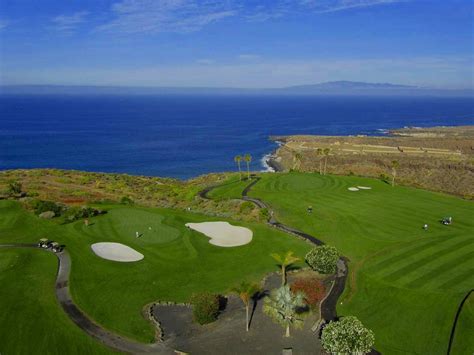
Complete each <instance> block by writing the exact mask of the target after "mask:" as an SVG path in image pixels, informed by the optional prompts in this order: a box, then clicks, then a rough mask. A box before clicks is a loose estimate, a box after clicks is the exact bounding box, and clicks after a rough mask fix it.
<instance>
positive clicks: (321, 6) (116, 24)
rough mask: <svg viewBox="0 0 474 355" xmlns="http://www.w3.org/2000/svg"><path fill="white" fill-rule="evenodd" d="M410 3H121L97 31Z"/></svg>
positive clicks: (175, 28) (186, 26) (176, 27)
mask: <svg viewBox="0 0 474 355" xmlns="http://www.w3.org/2000/svg"><path fill="white" fill-rule="evenodd" d="M399 1H409V0H273V1H269V2H266V3H265V4H264V5H261V4H260V5H254V4H252V3H251V2H247V3H246V2H243V1H239V0H221V1H219V0H120V1H119V2H116V3H115V4H113V5H112V7H111V15H112V19H111V20H110V21H108V22H106V23H104V24H102V25H101V26H99V27H98V30H99V31H104V32H120V33H159V32H178V33H187V32H195V31H199V30H200V29H202V28H203V27H204V26H206V25H208V24H210V23H213V22H217V21H221V20H223V19H226V18H229V17H234V16H237V15H239V16H241V17H242V18H244V19H245V20H247V21H250V22H263V21H269V20H274V19H278V18H281V17H284V16H287V15H291V14H295V13H301V12H306V13H308V12H313V13H324V12H333V11H342V10H348V9H352V8H356V7H369V6H374V5H381V4H388V3H393V2H399Z"/></svg>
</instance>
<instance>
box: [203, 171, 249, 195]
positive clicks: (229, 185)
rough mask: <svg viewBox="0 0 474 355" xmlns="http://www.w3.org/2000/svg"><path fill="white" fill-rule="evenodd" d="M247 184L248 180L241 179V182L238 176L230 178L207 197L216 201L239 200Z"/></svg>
mask: <svg viewBox="0 0 474 355" xmlns="http://www.w3.org/2000/svg"><path fill="white" fill-rule="evenodd" d="M248 184H249V180H247V179H246V177H243V178H242V180H240V179H239V176H238V175H236V176H232V177H230V178H229V179H227V180H226V181H225V182H224V183H222V185H220V186H218V187H216V188H214V189H212V190H211V191H209V193H208V194H207V196H208V197H209V198H213V199H216V200H219V199H225V198H231V199H232V198H241V197H242V190H243V189H244V188H245V187H246V186H247V185H248Z"/></svg>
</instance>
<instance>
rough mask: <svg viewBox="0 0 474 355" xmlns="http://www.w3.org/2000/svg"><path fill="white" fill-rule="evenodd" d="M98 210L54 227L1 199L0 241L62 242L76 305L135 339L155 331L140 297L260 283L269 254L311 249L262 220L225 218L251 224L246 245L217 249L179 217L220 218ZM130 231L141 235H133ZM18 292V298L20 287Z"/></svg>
mask: <svg viewBox="0 0 474 355" xmlns="http://www.w3.org/2000/svg"><path fill="white" fill-rule="evenodd" d="M100 208H105V209H107V210H108V213H107V214H105V215H103V216H99V217H95V218H92V219H91V220H90V222H91V225H90V226H89V227H86V226H85V225H84V223H83V222H82V221H77V222H75V223H72V224H67V225H58V224H56V223H55V222H54V220H53V221H45V220H42V219H39V218H38V217H36V216H34V215H32V214H31V213H29V212H27V211H25V210H23V209H21V208H20V207H19V205H18V204H16V203H13V202H9V201H0V209H1V211H2V212H3V213H4V214H2V215H0V243H8V242H36V241H37V240H38V239H39V238H41V237H47V238H49V239H53V240H56V241H58V242H60V243H62V244H65V245H66V248H67V250H68V251H69V253H70V255H71V258H72V270H71V278H70V288H71V293H72V296H73V298H74V301H75V302H76V303H77V305H78V306H79V307H80V308H81V309H82V310H83V311H84V312H85V313H86V314H88V315H89V316H91V318H93V319H94V320H95V321H96V322H98V323H99V324H101V325H102V326H104V327H105V328H107V329H109V330H112V331H115V332H117V333H119V334H122V335H124V336H127V337H129V338H132V339H136V340H139V341H142V342H152V341H153V340H154V334H155V332H154V329H153V327H152V326H151V324H149V323H148V322H147V321H146V320H145V319H144V318H143V316H142V313H141V312H142V308H143V306H144V305H146V304H147V303H150V302H153V301H156V300H165V301H178V302H185V301H188V300H189V297H190V296H191V295H192V294H193V293H196V292H201V291H210V292H222V293H223V292H226V291H227V290H228V289H230V288H231V287H234V286H235V285H238V284H239V283H240V282H241V281H242V279H247V280H249V281H259V280H260V279H261V278H262V277H263V276H264V275H265V274H266V273H268V272H271V271H275V270H276V267H275V263H274V261H273V259H272V258H271V257H270V253H280V254H281V253H285V252H287V251H288V250H292V251H294V252H295V254H296V255H299V256H300V257H303V256H304V255H305V253H306V252H307V251H308V250H309V248H310V245H308V244H307V243H305V242H303V241H301V240H298V239H296V238H294V237H291V236H288V235H286V234H284V233H281V232H278V231H275V230H273V229H271V228H268V227H266V226H265V225H262V224H252V223H238V222H235V221H231V220H228V222H230V223H231V224H233V225H240V226H243V227H246V228H249V229H251V230H252V232H253V239H252V243H250V244H247V245H244V246H239V247H235V248H221V247H217V246H214V245H212V244H209V239H208V238H206V237H204V236H203V235H202V234H200V233H198V232H195V231H192V230H190V229H188V228H186V227H185V223H188V222H191V223H200V222H207V221H212V220H219V221H220V220H222V218H210V217H209V216H203V215H198V214H191V213H185V212H180V211H175V210H167V209H149V208H141V207H124V206H114V205H108V206H106V205H102V206H100ZM149 227H152V229H151V230H149ZM136 231H138V232H140V233H143V235H142V236H141V237H140V238H135V232H136ZM97 242H116V243H122V244H125V245H127V246H129V247H131V248H133V249H134V250H136V251H138V252H139V253H141V254H143V255H144V259H143V260H141V261H139V262H135V263H119V262H115V261H110V260H105V259H102V258H99V257H97V256H96V255H95V254H94V253H93V251H92V250H91V247H90V246H91V244H93V243H97ZM32 265H33V262H32ZM52 273H53V274H54V270H53V272H52ZM52 276H54V275H52ZM10 282H13V281H12V280H10ZM15 282H18V280H15ZM46 287H50V290H49V289H48V290H49V291H50V292H54V285H52V284H51V285H50V284H48V285H41V287H38V289H37V292H46ZM49 291H48V292H49ZM17 297H18V299H21V297H23V296H22V293H19V294H18V295H17ZM52 300H54V295H53V296H52ZM12 317H14V315H12ZM20 317H22V314H21V313H20ZM38 324H39V325H43V326H44V327H45V329H47V331H50V332H55V331H56V330H55V328H54V327H52V326H51V324H49V323H45V324H43V323H42V322H41V319H38ZM25 334H27V333H25ZM23 336H27V335H23ZM46 352H47V351H46Z"/></svg>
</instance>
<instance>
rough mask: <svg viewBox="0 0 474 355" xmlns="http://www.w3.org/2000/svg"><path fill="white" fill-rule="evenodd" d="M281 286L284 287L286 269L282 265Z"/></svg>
mask: <svg viewBox="0 0 474 355" xmlns="http://www.w3.org/2000/svg"><path fill="white" fill-rule="evenodd" d="M281 285H282V286H285V285H286V267H285V266H283V265H282V266H281Z"/></svg>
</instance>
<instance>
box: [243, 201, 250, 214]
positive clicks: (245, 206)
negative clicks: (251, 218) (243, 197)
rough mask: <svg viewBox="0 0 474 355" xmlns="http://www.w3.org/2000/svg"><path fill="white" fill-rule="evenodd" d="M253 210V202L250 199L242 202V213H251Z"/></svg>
mask: <svg viewBox="0 0 474 355" xmlns="http://www.w3.org/2000/svg"><path fill="white" fill-rule="evenodd" d="M252 210H253V203H252V202H249V201H245V202H242V203H241V204H240V213H245V214H246V213H250V212H252Z"/></svg>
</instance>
